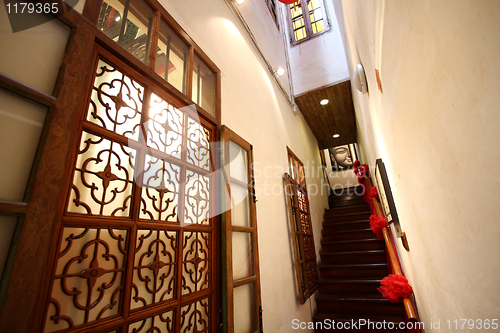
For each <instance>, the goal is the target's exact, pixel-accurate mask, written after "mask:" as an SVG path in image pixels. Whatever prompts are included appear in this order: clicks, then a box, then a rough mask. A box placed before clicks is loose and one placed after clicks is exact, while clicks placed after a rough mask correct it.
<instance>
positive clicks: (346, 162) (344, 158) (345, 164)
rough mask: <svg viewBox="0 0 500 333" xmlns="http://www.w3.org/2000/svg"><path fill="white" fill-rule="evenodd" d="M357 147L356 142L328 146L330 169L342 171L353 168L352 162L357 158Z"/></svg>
mask: <svg viewBox="0 0 500 333" xmlns="http://www.w3.org/2000/svg"><path fill="white" fill-rule="evenodd" d="M357 148H358V147H357V144H356V143H350V144H348V145H342V146H337V147H333V148H328V154H329V155H330V160H331V163H332V171H343V170H347V169H351V168H353V166H352V164H353V163H354V161H356V160H358V159H359V158H358V155H359V154H358V149H357Z"/></svg>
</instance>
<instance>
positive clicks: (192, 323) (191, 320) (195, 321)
mask: <svg viewBox="0 0 500 333" xmlns="http://www.w3.org/2000/svg"><path fill="white" fill-rule="evenodd" d="M210 307H211V306H210V299H209V298H205V299H202V300H200V301H197V302H194V303H191V304H188V305H186V306H184V307H182V308H181V328H180V332H181V333H188V332H200V333H202V332H210V315H211V314H210Z"/></svg>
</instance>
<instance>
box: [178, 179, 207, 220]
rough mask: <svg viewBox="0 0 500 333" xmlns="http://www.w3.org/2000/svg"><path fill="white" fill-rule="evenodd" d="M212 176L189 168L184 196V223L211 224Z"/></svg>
mask: <svg viewBox="0 0 500 333" xmlns="http://www.w3.org/2000/svg"><path fill="white" fill-rule="evenodd" d="M210 191H211V178H210V177H208V176H205V175H202V174H200V173H197V172H194V171H191V170H187V171H186V185H185V190H184V193H185V196H184V198H185V199H184V223H185V224H193V223H197V224H209V223H210V220H209V218H210V217H211V216H210V202H211V198H210V193H211V192H210Z"/></svg>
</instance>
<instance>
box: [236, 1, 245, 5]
mask: <svg viewBox="0 0 500 333" xmlns="http://www.w3.org/2000/svg"><path fill="white" fill-rule="evenodd" d="M243 2H245V0H236V3H237V4H238V5H241V4H242V3H243Z"/></svg>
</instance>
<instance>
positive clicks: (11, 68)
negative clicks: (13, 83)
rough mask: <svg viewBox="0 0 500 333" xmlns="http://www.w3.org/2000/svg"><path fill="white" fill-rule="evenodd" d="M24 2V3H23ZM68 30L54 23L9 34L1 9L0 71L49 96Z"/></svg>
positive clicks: (7, 19) (5, 17)
mask: <svg viewBox="0 0 500 333" xmlns="http://www.w3.org/2000/svg"><path fill="white" fill-rule="evenodd" d="M24 2H26V1H24ZM69 32H70V30H69V29H68V28H67V27H66V26H64V25H63V24H61V23H59V21H57V20H53V21H49V22H47V23H44V24H42V25H39V26H36V27H33V28H31V29H27V30H24V31H19V32H16V33H13V32H12V28H11V27H10V23H9V18H8V16H7V11H6V9H5V6H4V5H3V4H2V5H1V6H0V72H1V73H3V74H5V75H8V76H10V77H11V78H13V79H16V80H17V81H20V82H22V83H24V84H26V85H28V86H31V87H33V88H35V89H37V90H40V91H42V92H44V93H46V94H49V95H52V93H53V91H54V86H55V83H56V79H57V75H58V74H59V67H60V66H61V60H62V57H63V54H64V50H65V48H66V44H67V42H68V37H69Z"/></svg>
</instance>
